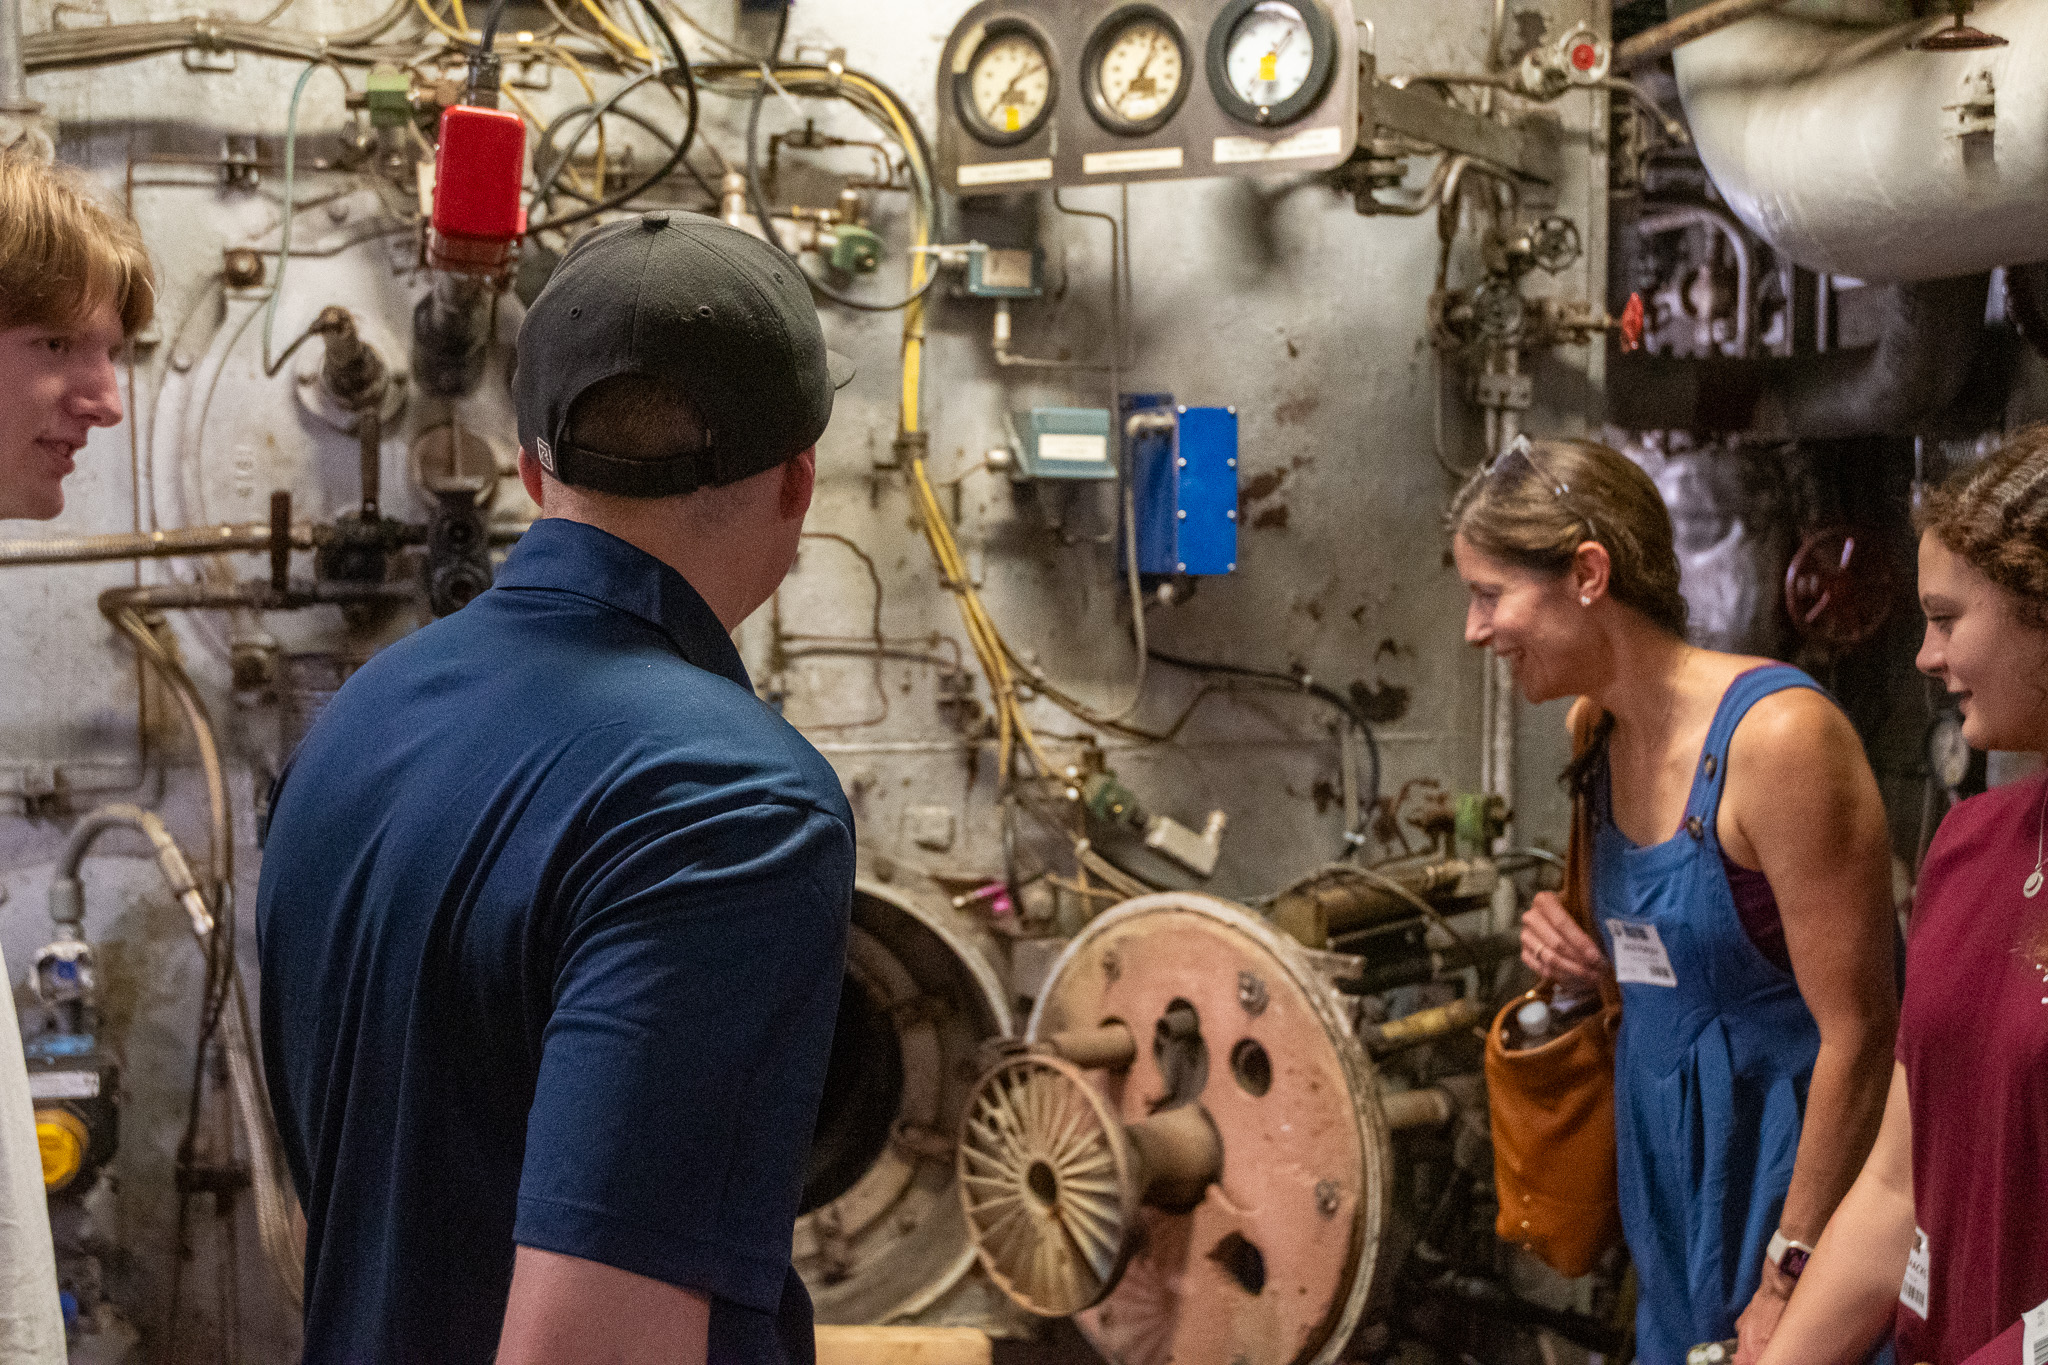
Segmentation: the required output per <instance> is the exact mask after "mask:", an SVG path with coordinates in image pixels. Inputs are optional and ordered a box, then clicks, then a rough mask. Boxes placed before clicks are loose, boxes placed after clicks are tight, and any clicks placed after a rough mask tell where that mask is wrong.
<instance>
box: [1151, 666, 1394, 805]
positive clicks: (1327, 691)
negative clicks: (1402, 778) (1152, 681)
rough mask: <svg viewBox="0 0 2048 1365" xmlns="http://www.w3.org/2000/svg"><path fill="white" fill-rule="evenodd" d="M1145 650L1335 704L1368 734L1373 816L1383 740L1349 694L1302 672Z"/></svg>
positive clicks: (1191, 669)
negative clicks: (1377, 735)
mask: <svg viewBox="0 0 2048 1365" xmlns="http://www.w3.org/2000/svg"><path fill="white" fill-rule="evenodd" d="M1146 653H1147V654H1149V655H1151V656H1152V658H1154V659H1156V660H1158V661H1159V662H1160V663H1163V664H1167V665H1169V666H1171V667H1173V668H1185V669H1187V670H1188V671H1189V672H1191V673H1217V674H1221V675H1223V676H1224V677H1232V678H1257V679H1259V680H1260V681H1262V682H1269V683H1281V684H1285V685H1287V686H1289V687H1292V688H1295V689H1298V690H1299V691H1302V692H1306V693H1307V694H1308V695H1310V696H1311V697H1314V698H1315V699H1316V700H1317V701H1320V702H1323V703H1324V704H1326V705H1328V706H1330V707H1332V708H1333V709H1335V710H1336V711H1338V712H1339V713H1340V714H1342V715H1343V716H1344V718H1345V719H1346V720H1348V721H1350V722H1351V723H1352V724H1353V725H1355V726H1357V727H1358V731H1359V733H1360V734H1362V735H1364V736H1365V749H1366V753H1367V754H1369V755H1370V756H1371V757H1372V780H1371V781H1370V782H1369V783H1367V784H1366V792H1367V795H1368V798H1369V799H1368V800H1366V801H1365V802H1364V803H1363V804H1362V806H1361V810H1362V812H1363V814H1362V816H1361V818H1364V819H1370V818H1371V816H1372V812H1373V811H1375V810H1377V809H1378V808H1379V802H1380V742H1379V740H1378V739H1377V738H1375V737H1374V735H1373V732H1372V723H1371V722H1370V721H1368V720H1367V719H1366V718H1365V713H1364V712H1362V711H1360V710H1359V709H1358V707H1357V706H1356V705H1354V704H1353V703H1352V701H1351V699H1350V698H1349V697H1347V696H1345V695H1343V694H1342V693H1341V692H1338V691H1336V690H1334V689H1333V688H1329V687H1325V686H1323V684H1321V683H1319V682H1317V681H1316V680H1315V679H1313V678H1311V677H1309V676H1308V675H1306V674H1303V673H1276V672H1274V671H1273V670H1271V669H1266V668H1245V667H1242V666H1241V665H1238V664H1219V663H1210V662H1208V661H1206V660H1202V659H1183V658H1181V657H1180V656H1179V655H1177V654H1168V653H1166V652H1165V651H1163V650H1158V649H1151V650H1147V651H1146Z"/></svg>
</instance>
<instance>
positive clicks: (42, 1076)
mask: <svg viewBox="0 0 2048 1365" xmlns="http://www.w3.org/2000/svg"><path fill="white" fill-rule="evenodd" d="M99 1093H100V1073H99V1072H97V1071H31V1072H29V1074H28V1097H29V1098H30V1099H32V1100H89V1099H94V1098H96V1097H97V1096H98V1095H99Z"/></svg>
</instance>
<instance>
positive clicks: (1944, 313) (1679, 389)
mask: <svg viewBox="0 0 2048 1365" xmlns="http://www.w3.org/2000/svg"><path fill="white" fill-rule="evenodd" d="M1989 288H1990V278H1989V277H1988V276H1985V275H1976V276H1969V277H1965V278H1962V279H1954V280H1929V281H1925V282H1922V283H1918V284H1904V285H1895V286H1892V287H1891V288H1890V289H1889V290H1887V291H1886V293H1885V321H1884V325H1883V330H1882V331H1881V332H1880V333H1879V336H1878V341H1877V344H1876V345H1874V346H1863V347H1858V348H1856V349H1854V350H1835V351H1824V352H1822V353H1820V354H1818V355H1800V356H1790V357H1785V356H1758V357H1755V358H1752V359H1747V360H1735V359H1729V358H1724V357H1709V358H1707V359H1704V360H1681V359H1679V358H1677V357H1675V356H1664V355H1646V354H1644V353H1642V352H1640V351H1638V352H1636V353H1635V354H1633V355H1620V354H1610V355H1609V356H1608V359H1607V419H1608V421H1610V422H1612V423H1613V424H1614V425H1616V426H1618V427H1622V428H1624V429H1626V430H1630V431H1674V430H1675V431H1743V432H1750V433H1753V434H1755V435H1759V436H1767V437H1774V438H1780V439H1782V438H1796V437H1815V438H1821V439H1839V438H1845V437H1852V436H1876V435H1885V434H1898V433H1900V432H1902V431H1910V430H1911V428H1912V427H1913V424H1914V423H1916V422H1920V421H1924V420H1926V419H1927V418H1930V417H1932V416H1934V415H1935V414H1937V413H1939V412H1941V411H1942V410H1944V409H1945V408H1947V407H1948V405H1949V404H1950V403H1952V402H1954V401H1955V399H1956V397H1957V395H1958V394H1960V393H1961V392H1962V390H1963V385H1964V384H1965V382H1966V381H1967V380H1968V378H1969V374H1970V367H1971V363H1972V361H1973V359H1974V357H1975V356H1976V353H1977V348H1978V342H1979V338H1980V337H1981V336H1982V334H1983V331H1984V304H1985V298H1986V295H1987V293H1988V291H1989Z"/></svg>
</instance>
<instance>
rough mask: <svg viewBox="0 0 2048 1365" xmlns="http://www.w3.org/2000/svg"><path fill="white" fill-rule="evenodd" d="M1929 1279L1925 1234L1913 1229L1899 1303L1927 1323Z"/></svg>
mask: <svg viewBox="0 0 2048 1365" xmlns="http://www.w3.org/2000/svg"><path fill="white" fill-rule="evenodd" d="M1930 1278H1931V1272H1930V1270H1929V1267H1928V1257H1927V1234H1926V1233H1924V1232H1922V1231H1920V1229H1919V1228H1914V1229H1913V1250H1912V1252H1911V1254H1909V1255H1908V1256H1907V1257H1906V1282H1905V1283H1904V1284H1902V1285H1900V1286H1899V1302H1900V1303H1903V1304H1904V1305H1906V1307H1908V1308H1910V1309H1912V1310H1913V1311H1914V1312H1915V1313H1918V1314H1919V1315H1920V1320H1921V1321H1922V1322H1925V1321H1927V1285H1928V1281H1929V1279H1930Z"/></svg>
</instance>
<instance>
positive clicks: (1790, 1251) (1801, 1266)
mask: <svg viewBox="0 0 2048 1365" xmlns="http://www.w3.org/2000/svg"><path fill="white" fill-rule="evenodd" d="M1812 1256H1813V1253H1812V1252H1810V1251H1808V1250H1807V1249H1806V1248H1804V1247H1786V1248H1785V1255H1784V1258H1783V1259H1782V1260H1780V1261H1779V1262H1778V1269H1780V1270H1782V1271H1784V1272H1785V1273H1786V1274H1787V1275H1789V1276H1791V1277H1792V1278H1793V1279H1795V1280H1796V1279H1798V1278H1799V1275H1800V1272H1801V1271H1803V1270H1805V1269H1806V1262H1807V1261H1808V1260H1809V1259H1810V1258H1811V1257H1812Z"/></svg>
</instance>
